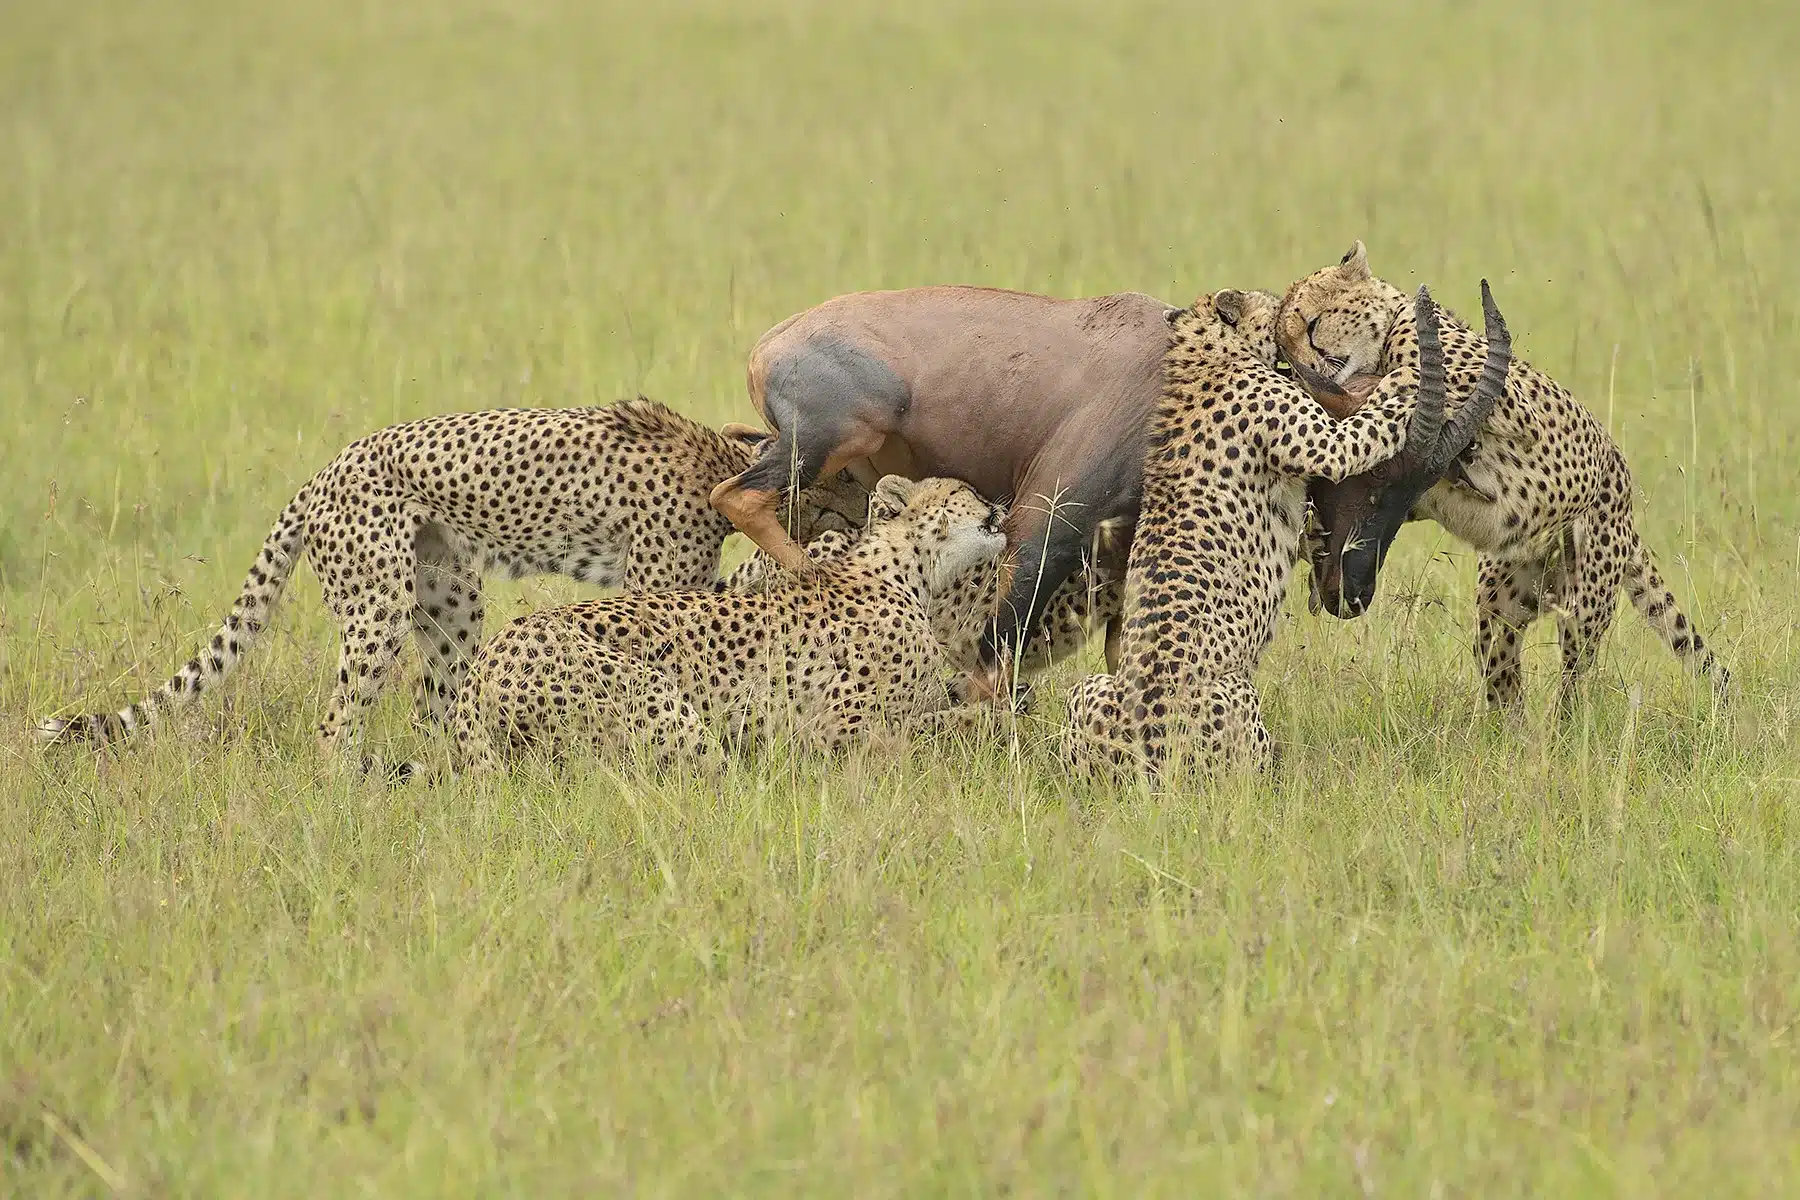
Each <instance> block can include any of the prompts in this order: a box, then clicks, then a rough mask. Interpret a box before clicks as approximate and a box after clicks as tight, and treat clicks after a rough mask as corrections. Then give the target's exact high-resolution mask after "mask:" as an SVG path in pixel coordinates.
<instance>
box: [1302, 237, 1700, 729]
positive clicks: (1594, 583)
mask: <svg viewBox="0 0 1800 1200" xmlns="http://www.w3.org/2000/svg"><path fill="white" fill-rule="evenodd" d="M1443 331H1444V332H1443V337H1444V340H1445V343H1446V346H1447V351H1446V355H1447V359H1448V363H1449V371H1450V378H1451V383H1452V389H1451V390H1452V391H1456V390H1457V388H1458V387H1460V386H1465V385H1466V384H1467V383H1468V382H1469V381H1470V379H1471V377H1472V376H1473V374H1474V372H1475V371H1476V370H1477V369H1478V368H1477V364H1478V362H1479V361H1480V358H1481V346H1480V338H1478V337H1477V336H1476V335H1475V334H1474V333H1473V332H1472V331H1471V330H1470V329H1469V328H1468V327H1467V326H1466V325H1464V324H1463V323H1462V322H1460V321H1458V320H1456V319H1454V317H1452V316H1449V315H1448V314H1446V319H1445V320H1444V322H1443ZM1277 342H1278V343H1279V345H1280V348H1281V350H1282V352H1283V354H1285V355H1286V356H1287V357H1288V359H1289V360H1290V361H1292V362H1294V363H1295V364H1296V365H1297V366H1298V365H1300V364H1304V365H1305V366H1306V367H1309V368H1315V369H1317V370H1318V371H1320V372H1322V373H1323V374H1324V375H1326V376H1327V377H1328V378H1329V379H1333V380H1336V379H1343V378H1347V377H1349V376H1351V375H1353V374H1354V375H1366V374H1371V373H1372V374H1379V375H1382V376H1384V377H1385V378H1384V381H1383V382H1382V383H1381V384H1379V385H1378V386H1377V388H1376V389H1375V390H1374V391H1373V392H1372V393H1371V396H1372V400H1373V402H1376V403H1380V402H1382V400H1383V399H1384V398H1385V396H1386V395H1388V394H1391V393H1395V392H1400V391H1404V390H1406V389H1409V388H1411V387H1412V386H1413V385H1414V384H1415V383H1416V381H1417V379H1418V335H1417V325H1416V322H1415V319H1414V317H1413V314H1412V313H1410V312H1409V311H1408V306H1407V304H1406V302H1405V296H1404V295H1403V294H1402V293H1401V292H1400V290H1399V289H1398V288H1396V287H1394V286H1393V285H1391V284H1389V283H1387V282H1385V281H1384V280H1382V279H1380V278H1378V277H1376V276H1375V275H1374V274H1372V273H1371V272H1370V269H1369V259H1368V252H1367V250H1366V249H1365V248H1364V246H1363V244H1362V243H1361V242H1360V241H1359V242H1357V243H1356V244H1355V245H1354V246H1352V247H1351V249H1350V251H1349V252H1348V253H1347V254H1345V255H1344V257H1343V259H1342V260H1341V261H1339V262H1338V263H1337V264H1336V265H1334V266H1330V267H1326V268H1324V269H1323V270H1320V271H1315V272H1314V273H1313V274H1311V275H1308V276H1306V277H1305V278H1303V279H1301V280H1299V281H1297V282H1296V283H1294V284H1293V286H1291V287H1290V288H1289V289H1288V291H1287V294H1286V295H1285V296H1284V297H1283V299H1282V305H1281V313H1280V316H1279V318H1278V320H1277ZM1313 499H1314V503H1315V509H1316V512H1317V517H1318V523H1319V525H1320V526H1321V527H1322V529H1321V531H1320V532H1321V537H1320V541H1319V543H1318V545H1317V546H1316V548H1315V551H1314V572H1313V578H1314V587H1315V592H1314V604H1315V606H1323V607H1324V608H1326V609H1327V610H1328V611H1330V612H1331V613H1332V614H1333V615H1335V616H1340V617H1355V616H1358V615H1360V614H1361V613H1362V612H1363V611H1364V610H1366V609H1367V607H1368V605H1369V603H1370V602H1371V601H1372V600H1373V599H1374V595H1375V572H1376V570H1377V569H1378V567H1379V564H1380V562H1381V559H1382V558H1383V556H1385V554H1386V553H1387V549H1388V546H1389V545H1390V544H1391V543H1392V541H1393V539H1394V537H1395V535H1396V534H1397V533H1398V531H1399V526H1400V524H1401V523H1402V522H1403V521H1404V520H1406V519H1407V518H1408V516H1409V513H1410V514H1411V515H1412V516H1416V517H1425V518H1429V519H1431V520H1434V521H1436V522H1437V523H1438V524H1439V525H1441V526H1442V527H1443V528H1445V529H1446V530H1448V531H1449V532H1450V533H1451V534H1452V535H1453V536H1454V537H1456V538H1458V539H1459V540H1461V541H1463V542H1465V543H1466V544H1468V545H1469V546H1471V547H1472V548H1474V549H1475V550H1476V551H1477V564H1478V565H1477V582H1476V595H1475V609H1476V634H1475V658H1476V660H1477V662H1478V663H1479V664H1480V666H1481V669H1482V672H1483V677H1484V679H1485V681H1486V692H1487V702H1488V703H1489V705H1491V706H1494V707H1497V708H1511V707H1516V706H1517V705H1518V704H1519V703H1520V701H1521V699H1522V695H1523V684H1522V679H1521V666H1520V657H1521V650H1522V648H1523V636H1524V633H1525V630H1526V629H1527V627H1528V626H1530V624H1531V623H1532V622H1533V621H1535V620H1536V619H1537V618H1538V617H1539V616H1541V615H1544V614H1545V613H1546V612H1554V613H1555V615H1556V620H1557V630H1558V640H1559V641H1560V643H1561V650H1562V675H1561V679H1560V682H1559V686H1558V698H1559V708H1562V709H1564V710H1566V709H1567V708H1568V707H1569V704H1570V702H1571V701H1572V699H1573V697H1574V695H1575V689H1576V686H1577V685H1578V684H1579V682H1580V679H1581V677H1582V676H1583V674H1584V673H1585V672H1586V671H1587V670H1588V668H1589V667H1590V666H1592V664H1593V661H1594V658H1595V656H1596V654H1597V653H1598V650H1599V646H1600V643H1601V641H1602V640H1603V639H1604V638H1605V636H1606V632H1607V630H1608V628H1609V627H1610V626H1611V624H1612V619H1613V614H1614V611H1615V609H1616V607H1617V595H1618V590H1619V587H1620V585H1621V583H1622V584H1623V585H1624V586H1625V588H1626V590H1627V592H1628V594H1629V595H1630V597H1631V601H1632V604H1633V605H1634V606H1635V607H1636V608H1637V610H1638V611H1639V612H1640V613H1641V614H1643V617H1644V619H1645V620H1646V621H1647V622H1648V623H1649V624H1650V626H1651V628H1653V629H1654V630H1655V631H1656V632H1657V633H1658V634H1659V635H1660V636H1661V638H1662V640H1663V642H1664V643H1665V644H1666V645H1667V646H1668V647H1669V649H1670V650H1671V651H1673V652H1674V654H1675V655H1676V657H1677V658H1678V659H1680V660H1681V661H1682V662H1683V663H1684V665H1686V667H1687V668H1688V669H1689V670H1690V671H1692V672H1693V673H1695V674H1697V675H1703V676H1705V677H1707V678H1708V679H1709V680H1710V681H1711V683H1712V685H1713V687H1714V689H1715V692H1716V694H1717V695H1718V696H1719V697H1721V698H1723V697H1725V696H1726V695H1728V693H1729V688H1730V678H1731V677H1730V674H1729V672H1727V671H1726V669H1725V667H1724V665H1723V664H1722V663H1720V662H1719V660H1718V659H1717V658H1716V657H1715V656H1714V654H1713V652H1712V650H1711V649H1710V648H1709V647H1708V646H1707V644H1706V642H1705V640H1704V639H1703V638H1702V637H1701V636H1700V634H1699V632H1698V631H1696V630H1695V629H1694V627H1693V625H1692V623H1691V622H1690V621H1689V620H1688V618H1687V616H1686V615H1685V614H1683V613H1682V611H1681V610H1680V608H1678V607H1677V605H1676V603H1675V597H1674V595H1673V594H1672V593H1671V592H1670V591H1669V588H1668V586H1667V585H1666V584H1665V583H1664V582H1663V579H1662V576H1661V574H1660V573H1659V572H1658V571H1657V569H1656V565H1655V562H1654V560H1653V559H1652V558H1651V555H1650V551H1649V550H1648V549H1647V548H1646V547H1645V545H1644V543H1643V541H1642V539H1641V538H1640V537H1639V536H1638V531H1637V526H1636V523H1635V521H1634V520H1633V519H1632V478H1631V470H1630V468H1629V467H1628V466H1627V465H1626V462H1625V457H1624V455H1623V454H1621V453H1620V451H1619V448H1618V446H1617V445H1615V444H1614V442H1613V440H1612V438H1611V437H1609V436H1608V435H1607V432H1606V429H1605V427H1604V426H1602V425H1601V424H1600V422H1599V421H1598V420H1596V419H1595V418H1594V416H1593V415H1592V414H1591V413H1589V412H1588V411H1587V409H1585V408H1584V407H1582V406H1581V405H1580V404H1579V403H1577V402H1576V400H1575V398H1574V397H1573V396H1571V395H1570V394H1569V393H1568V392H1567V391H1566V390H1565V389H1564V388H1562V387H1561V386H1560V385H1558V384H1557V383H1556V382H1555V381H1554V380H1552V379H1551V378H1550V377H1549V376H1547V375H1545V374H1544V373H1543V372H1541V371H1538V370H1536V369H1535V368H1533V367H1532V366H1531V365H1530V364H1529V363H1527V362H1525V361H1523V360H1518V359H1515V360H1514V361H1513V363H1512V366H1511V370H1510V373H1509V375H1508V377H1507V384H1506V388H1505V390H1504V392H1503V393H1502V394H1501V396H1500V398H1499V401H1498V402H1497V403H1496V404H1495V406H1494V411H1493V414H1492V415H1491V416H1490V417H1489V418H1488V420H1487V423H1486V427H1485V429H1484V430H1483V431H1482V433H1481V435H1480V437H1479V438H1478V440H1477V441H1476V442H1474V443H1473V444H1472V445H1471V446H1470V448H1469V450H1468V451H1467V452H1465V454H1464V455H1463V458H1462V463H1461V471H1460V474H1459V475H1458V476H1457V477H1454V478H1452V477H1446V479H1445V480H1444V482H1441V483H1440V482H1436V479H1435V477H1433V479H1431V480H1419V479H1416V478H1407V479H1374V478H1371V479H1353V480H1349V481H1346V482H1345V483H1343V484H1341V485H1339V486H1338V487H1336V488H1331V487H1321V488H1318V489H1315V491H1314V495H1313ZM1414 501H1416V504H1415V503H1414Z"/></svg>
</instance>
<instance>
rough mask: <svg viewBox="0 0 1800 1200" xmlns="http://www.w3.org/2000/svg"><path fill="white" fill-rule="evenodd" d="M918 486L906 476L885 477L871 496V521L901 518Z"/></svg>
mask: <svg viewBox="0 0 1800 1200" xmlns="http://www.w3.org/2000/svg"><path fill="white" fill-rule="evenodd" d="M918 486H919V485H918V484H916V483H914V482H913V481H912V480H910V479H908V478H906V476H904V475H883V476H882V477H881V482H880V483H878V484H876V485H875V490H874V491H873V492H872V493H870V495H869V519H870V520H871V521H873V520H877V519H886V518H888V517H897V516H899V515H900V514H901V513H902V512H904V511H905V510H906V506H907V504H908V503H909V502H911V500H912V498H913V493H914V492H915V491H917V490H918Z"/></svg>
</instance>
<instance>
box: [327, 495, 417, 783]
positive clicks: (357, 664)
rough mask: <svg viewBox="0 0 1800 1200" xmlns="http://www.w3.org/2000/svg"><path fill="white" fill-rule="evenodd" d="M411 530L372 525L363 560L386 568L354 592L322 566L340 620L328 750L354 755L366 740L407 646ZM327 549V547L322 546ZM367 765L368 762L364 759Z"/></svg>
mask: <svg viewBox="0 0 1800 1200" xmlns="http://www.w3.org/2000/svg"><path fill="white" fill-rule="evenodd" d="M412 542H414V536H412V529H403V531H392V533H389V531H387V529H380V527H378V525H374V524H371V525H369V540H367V543H365V545H362V547H358V551H360V556H362V560H364V561H378V560H385V570H382V572H380V574H371V576H367V578H360V579H358V583H360V590H358V592H356V594H351V592H349V590H347V588H344V587H342V583H344V581H342V579H340V578H338V576H335V574H333V572H329V570H320V572H319V574H320V590H322V592H324V599H326V606H328V608H331V615H335V617H337V619H338V637H340V646H338V671H337V680H335V682H333V687H331V700H329V702H328V703H326V716H324V720H322V721H319V743H320V745H322V747H324V748H326V750H329V752H337V754H340V756H346V757H349V756H353V752H355V748H356V745H358V743H360V739H362V730H364V725H365V723H367V716H369V709H371V707H373V705H374V702H376V700H378V698H380V694H382V687H383V685H385V682H387V676H389V673H391V671H392V667H394V662H396V658H400V651H401V649H403V648H405V644H407V631H409V630H410V626H412V608H414V604H416V603H418V599H416V596H414V578H416V570H414V565H412ZM324 549H329V547H324ZM364 766H365V768H367V763H365V765H364Z"/></svg>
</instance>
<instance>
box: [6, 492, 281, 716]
mask: <svg viewBox="0 0 1800 1200" xmlns="http://www.w3.org/2000/svg"><path fill="white" fill-rule="evenodd" d="M311 491H312V484H310V483H308V484H307V485H306V486H305V487H303V488H301V489H300V494H299V495H297V496H295V497H294V498H293V499H292V500H290V501H288V505H287V507H286V508H284V509H282V510H281V515H280V516H279V517H277V518H276V519H275V527H274V528H273V529H271V530H270V531H269V536H268V537H267V538H265V539H264V540H263V545H262V552H261V553H259V554H258V555H257V556H256V562H255V563H254V564H252V565H251V567H250V574H249V575H248V576H247V577H246V578H245V580H244V587H243V590H242V591H241V592H240V593H238V598H237V603H236V604H234V605H232V607H231V615H230V616H228V617H226V618H225V623H224V624H223V625H221V626H220V627H219V631H218V632H217V633H215V634H214V635H213V639H212V641H211V642H210V643H208V644H207V646H206V648H205V649H203V650H201V651H200V652H199V653H198V654H196V655H194V657H193V658H191V659H189V660H188V663H187V665H186V666H184V667H182V668H181V670H180V671H178V672H176V674H175V676H174V678H172V679H170V680H169V681H168V682H167V683H165V684H163V685H162V687H161V688H159V689H157V690H156V691H155V692H153V693H151V694H150V695H149V696H147V697H146V698H144V699H143V700H140V701H138V702H137V703H136V704H132V705H128V706H127V707H125V708H122V709H120V710H119V711H118V712H111V713H93V714H89V715H84V716H78V717H54V718H50V719H48V720H44V721H40V722H39V723H38V728H37V736H38V740H39V741H41V742H43V743H45V744H46V745H51V744H56V743H59V742H96V743H105V742H112V741H118V740H120V739H123V738H128V737H131V736H132V735H133V734H135V733H137V732H139V731H140V730H142V729H146V728H148V727H150V726H152V725H154V724H156V723H157V722H158V721H160V720H162V719H163V718H164V717H165V716H167V715H168V714H169V713H170V712H173V711H174V710H176V709H179V708H185V707H187V706H188V705H190V704H192V703H193V702H194V701H195V700H198V699H199V698H200V695H201V693H203V692H206V691H208V690H209V689H211V688H212V687H213V686H214V685H216V684H218V683H220V682H222V681H223V680H224V679H225V677H226V676H227V675H230V674H231V673H232V672H233V671H234V670H236V669H237V665H238V663H239V661H240V660H242V658H243V657H244V654H245V652H247V651H248V650H249V649H250V645H251V643H252V642H254V641H255V640H256V638H257V635H258V634H260V633H262V631H263V629H264V628H266V627H267V625H268V622H269V614H270V612H271V611H272V610H273V609H274V607H275V604H276V602H277V601H279V600H280V599H281V594H282V592H284V591H286V590H287V583H288V579H289V578H290V577H291V576H292V575H293V573H294V564H295V563H296V562H298V561H299V559H300V555H301V554H302V553H303V552H304V551H305V549H306V514H307V509H308V508H309V507H310V505H309V501H310V498H311Z"/></svg>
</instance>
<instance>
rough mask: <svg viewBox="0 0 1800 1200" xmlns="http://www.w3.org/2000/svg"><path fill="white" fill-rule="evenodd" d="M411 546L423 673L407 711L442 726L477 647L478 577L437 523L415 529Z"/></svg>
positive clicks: (415, 639) (414, 615)
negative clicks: (416, 532) (413, 551)
mask: <svg viewBox="0 0 1800 1200" xmlns="http://www.w3.org/2000/svg"><path fill="white" fill-rule="evenodd" d="M414 544H415V546H416V549H417V578H416V580H415V583H414V587H415V594H416V596H417V603H416V604H414V606H413V610H412V627H413V642H414V644H415V645H417V646H418V648H419V658H420V659H421V660H422V661H423V662H424V664H425V671H424V673H423V674H422V675H421V676H420V677H419V683H418V686H417V688H416V689H415V691H414V694H413V713H414V716H415V718H416V719H417V720H418V721H419V722H420V723H421V724H429V725H437V726H447V725H448V724H449V723H450V714H451V710H452V709H453V708H454V707H455V704H456V696H457V693H458V692H460V691H461V690H462V686H463V682H464V681H465V680H466V679H467V678H468V677H469V661H470V659H471V657H472V656H473V655H474V653H475V649H476V647H478V646H479V645H480V644H481V625H482V620H483V617H484V615H485V614H484V612H483V608H482V597H481V575H480V573H479V572H478V571H477V569H476V566H475V563H474V562H473V560H472V559H471V558H470V557H469V556H468V555H467V554H465V553H463V552H461V550H460V549H459V548H458V547H455V546H452V545H451V544H450V541H449V539H448V537H447V536H446V535H445V533H444V531H443V530H442V529H441V528H440V527H439V526H437V525H431V524H427V525H422V526H420V528H419V532H418V535H417V536H416V538H415V539H414Z"/></svg>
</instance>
